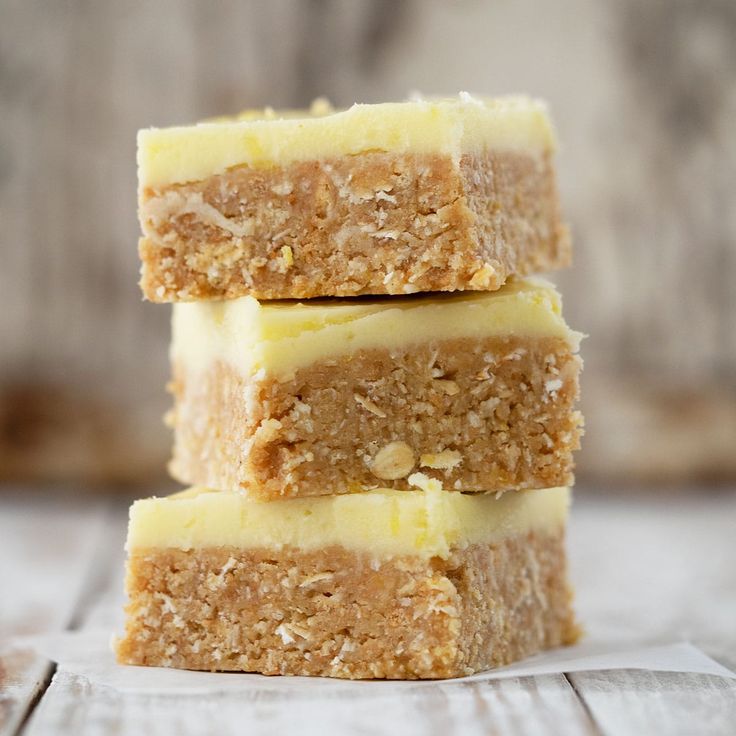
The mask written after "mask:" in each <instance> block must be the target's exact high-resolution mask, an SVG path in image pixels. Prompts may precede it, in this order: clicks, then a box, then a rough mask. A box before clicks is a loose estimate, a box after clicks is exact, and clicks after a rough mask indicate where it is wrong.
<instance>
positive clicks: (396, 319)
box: [171, 279, 581, 376]
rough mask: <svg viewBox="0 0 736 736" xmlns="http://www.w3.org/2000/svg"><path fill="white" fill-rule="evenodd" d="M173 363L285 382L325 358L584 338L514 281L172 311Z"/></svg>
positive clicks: (531, 286) (530, 286)
mask: <svg viewBox="0 0 736 736" xmlns="http://www.w3.org/2000/svg"><path fill="white" fill-rule="evenodd" d="M172 332H173V340H172V346H171V356H172V360H174V361H175V362H177V363H178V364H179V365H181V366H183V367H184V368H186V369H187V370H188V371H197V370H204V369H206V368H208V367H209V366H210V365H211V364H212V362H213V361H216V360H220V361H224V362H226V363H228V364H229V365H231V366H233V367H235V368H238V369H240V370H241V371H242V373H243V374H244V375H251V374H253V373H256V372H257V371H259V370H263V371H265V372H267V373H269V374H274V375H276V376H288V375H289V373H291V372H293V371H294V370H296V369H297V368H300V367H303V366H306V365H310V364H312V363H314V362H316V361H319V360H323V359H326V358H334V357H338V356H341V355H347V354H349V353H353V352H355V351H357V350H362V349H370V348H388V349H391V348H397V347H401V346H406V345H412V344H419V343H422V342H425V341H428V340H443V339H449V338H457V337H485V336H493V335H518V336H530V337H560V338H563V339H565V340H567V341H568V342H569V344H570V346H571V349H573V350H577V347H578V343H579V341H580V337H581V335H580V334H579V333H577V332H574V331H572V330H571V329H570V328H569V327H568V326H567V325H566V324H565V321H564V320H563V318H562V307H561V301H560V295H559V294H558V293H557V291H556V290H555V288H554V286H553V285H552V284H551V283H549V282H548V281H544V280H542V279H517V280H512V281H510V282H509V283H507V284H506V285H505V286H503V287H502V288H501V289H499V290H498V291H494V292H455V293H447V294H444V293H443V294H432V295H429V296H408V297H396V296H392V297H372V298H357V299H331V300H329V299H320V300H310V301H309V302H306V303H301V302H258V301H257V300H256V299H254V298H253V297H243V298H241V299H235V300H232V301H225V302H190V303H177V304H174V311H173V329H172Z"/></svg>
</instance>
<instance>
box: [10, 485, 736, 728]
mask: <svg viewBox="0 0 736 736" xmlns="http://www.w3.org/2000/svg"><path fill="white" fill-rule="evenodd" d="M125 519H126V502H124V501H122V500H120V499H115V498H100V497H95V496H91V495H87V496H84V497H79V496H68V495H67V496H65V495H63V494H59V493H57V494H47V495H39V494H37V493H27V492H26V493H22V492H20V491H18V492H12V491H10V490H7V489H6V490H5V492H0V644H1V643H2V640H7V639H10V638H13V637H16V636H19V635H25V634H38V633H46V632H55V631H62V630H67V629H70V630H76V629H85V628H90V627H94V628H100V627H105V626H109V627H110V629H111V630H112V628H113V627H114V625H115V623H114V622H116V621H117V620H118V619H119V614H118V611H117V609H118V606H119V600H120V590H121V586H122V571H123V567H122V566H123V552H122V546H123V540H124V534H125ZM570 532H571V539H570V556H571V562H572V572H573V578H574V581H575V584H576V587H577V590H578V606H577V607H578V611H579V613H580V616H581V618H582V619H583V621H584V622H585V623H586V624H587V625H588V627H589V628H590V629H591V630H592V631H595V632H596V634H598V635H600V634H602V635H604V636H606V637H615V636H619V637H622V638H624V639H625V638H629V639H641V640H646V641H649V642H651V643H657V642H669V641H672V640H676V639H683V638H687V639H688V640H690V641H692V642H693V643H694V644H696V645H697V646H699V647H700V648H702V649H703V650H704V651H706V652H707V653H708V654H710V655H711V656H712V657H714V658H715V659H716V660H718V661H719V662H721V663H722V664H724V665H726V666H727V667H730V668H731V669H734V668H736V493H734V492H729V491H718V492H716V491H710V490H707V489H705V490H701V491H700V492H696V491H692V492H690V493H688V494H664V493H661V494H659V495H657V496H656V497H653V496H645V495H643V494H636V493H633V492H630V493H628V494H627V495H615V494H607V495H606V494H602V493H600V492H599V493H597V494H595V495H593V494H585V493H584V492H583V491H582V490H580V491H578V493H577V497H576V505H575V509H574V514H573V522H572V526H571V530H570ZM237 676H238V675H235V677H237ZM367 692H370V694H369V695H367V696H366V697H365V698H360V700H359V702H356V701H355V699H353V698H350V699H348V698H345V697H340V696H339V695H336V696H335V698H334V701H331V702H330V707H331V713H330V719H331V720H332V721H333V722H336V723H338V724H340V729H339V731H340V733H345V734H352V733H355V734H371V733H401V734H402V736H409V735H410V734H440V735H442V736H453V735H454V734H463V736H466V735H469V734H496V733H498V734H542V735H546V734H565V736H568V735H571V734H572V735H574V734H611V735H618V734H627V735H628V734H683V735H686V734H687V735H689V734H697V735H698V736H700V735H707V734H718V735H720V734H724V735H726V734H729V735H730V734H736V681H732V680H726V679H722V678H717V677H711V676H705V675H683V674H673V673H643V672H636V671H629V670H622V671H613V672H592V673H578V674H568V675H547V676H544V677H527V678H517V679H510V680H501V681H496V682H481V683H466V684H434V685H424V686H422V687H416V688H412V687H407V688H405V691H404V693H405V694H404V696H403V697H402V699H401V701H400V705H399V706H397V704H396V701H395V700H393V699H388V698H386V697H385V696H384V695H382V694H381V692H382V691H381V690H375V689H373V690H371V691H367ZM383 692H385V691H383ZM0 693H1V694H0V736H10V735H11V734H13V735H14V734H17V733H22V734H29V735H33V736H38V735H39V734H44V735H45V734H107V733H116V734H136V735H137V734H162V735H166V736H168V735H169V734H177V736H178V735H180V734H181V735H185V734H194V733H214V734H218V736H221V735H222V736H224V735H225V734H231V733H232V734H235V733H248V734H281V733H284V734H286V733H288V734H292V733H296V734H299V736H302V735H303V734H312V733H314V734H320V733H323V728H322V727H323V723H324V718H323V717H320V715H319V714H316V713H312V716H311V717H309V716H305V715H304V714H309V713H310V711H309V709H308V708H304V707H301V706H304V705H305V703H300V697H302V698H303V699H306V698H308V697H309V696H308V695H304V696H300V695H299V693H298V692H296V693H295V692H294V690H293V689H288V690H287V689H285V690H284V693H283V694H281V693H280V692H279V690H278V689H276V690H274V691H271V693H270V695H269V696H268V697H264V696H260V697H257V698H250V697H247V696H241V695H238V694H234V693H223V694H218V695H217V696H213V697H209V698H201V697H182V696H176V695H168V696H167V695H146V694H136V695H134V694H123V693H121V692H118V691H116V690H113V689H111V688H109V687H104V686H100V685H95V684H92V683H89V682H86V681H84V680H80V679H79V678H74V677H72V676H70V675H69V674H67V673H65V672H56V670H55V667H54V666H53V665H52V664H51V663H49V662H48V661H46V660H45V659H43V658H42V657H41V656H39V655H38V654H35V653H34V652H33V651H32V650H21V651H16V652H14V653H12V654H4V655H3V654H0ZM296 711H298V712H299V713H301V714H302V715H301V716H300V717H299V718H298V720H297V719H295V716H294V713H295V712H296Z"/></svg>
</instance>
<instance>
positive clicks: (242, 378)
mask: <svg viewBox="0 0 736 736" xmlns="http://www.w3.org/2000/svg"><path fill="white" fill-rule="evenodd" d="M579 340H580V334H579V333H576V332H574V331H572V330H571V329H570V328H569V327H568V326H567V325H566V324H565V322H564V320H563V318H562V315H561V306H560V299H559V295H558V294H557V292H556V291H555V290H554V287H552V285H551V284H549V283H548V282H545V281H542V280H540V279H525V280H515V281H512V282H510V283H509V284H507V285H506V286H504V287H503V288H501V289H500V290H498V291H495V292H464V293H457V294H437V295H428V296H423V295H421V296H420V295H415V296H411V297H383V298H375V297H374V298H359V299H338V300H315V301H309V302H306V303H297V302H260V303H259V302H258V301H256V300H255V299H253V298H252V297H243V298H241V299H237V300H232V301H228V302H199V303H191V304H175V305H174V317H173V342H172V350H171V357H172V365H173V376H174V378H173V381H172V384H171V389H172V391H173V394H174V398H175V403H174V409H173V411H172V412H171V413H170V415H169V422H170V423H171V425H172V426H173V429H174V453H173V459H172V462H171V464H170V470H171V473H172V475H173V476H174V477H175V478H176V479H177V480H180V481H181V482H183V483H186V484H188V485H203V486H207V487H210V488H217V489H220V490H247V491H248V492H249V493H250V494H251V495H253V496H256V497H260V498H262V499H278V498H282V497H290V496H312V495H319V494H323V493H337V492H345V493H348V492H358V491H364V490H367V489H371V488H375V487H377V486H379V485H380V486H384V487H390V488H400V489H406V488H408V487H409V486H408V477H409V476H410V475H411V473H412V472H416V471H421V472H423V473H426V474H427V475H430V476H432V477H436V478H438V479H440V480H441V481H442V483H443V485H444V487H445V488H448V489H450V490H455V491H470V492H472V491H477V490H483V491H493V492H500V491H507V490H512V489H526V488H547V487H552V486H560V485H569V484H570V483H571V481H572V467H573V461H572V452H573V450H575V449H577V447H578V444H579V437H580V433H581V421H582V420H581V417H580V414H579V412H577V411H576V409H575V401H576V399H577V395H578V373H579V370H580V366H581V362H580V359H579V357H578V355H577V349H578V343H579Z"/></svg>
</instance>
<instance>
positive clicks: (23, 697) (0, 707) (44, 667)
mask: <svg viewBox="0 0 736 736" xmlns="http://www.w3.org/2000/svg"><path fill="white" fill-rule="evenodd" d="M106 520H107V517H106V511H105V503H104V502H101V501H99V500H94V499H87V500H84V499H81V500H80V499H77V500H70V499H68V498H64V497H63V496H62V497H58V496H57V497H55V498H54V497H38V496H36V497H28V496H23V495H17V496H13V497H9V496H7V495H4V496H3V497H2V501H1V502H0V586H1V587H0V735H1V736H9V735H10V734H13V733H15V732H16V730H17V728H18V726H19V725H20V724H21V723H22V721H23V719H24V718H25V717H26V714H27V712H28V709H29V708H30V707H31V706H32V704H33V702H34V700H35V698H36V697H37V696H38V695H39V693H41V692H42V691H43V690H44V689H45V687H46V685H47V684H48V679H49V677H50V675H51V671H52V667H51V663H50V662H48V661H47V660H46V659H45V658H44V657H41V656H39V655H38V654H36V653H35V652H34V651H33V650H32V649H30V648H26V649H18V650H12V651H5V650H4V648H3V645H4V644H5V643H7V641H8V640H9V639H11V638H13V637H16V636H27V635H33V634H43V633H49V632H54V631H60V630H63V629H65V628H67V627H68V626H70V625H72V624H73V623H74V621H73V619H74V616H75V613H76V611H77V606H78V604H79V603H80V601H81V600H83V596H84V593H85V587H84V586H85V582H86V581H87V580H88V579H89V576H90V573H91V572H92V570H93V569H94V565H95V560H96V553H97V551H98V550H99V549H100V548H101V547H103V546H104V526H105V522H106Z"/></svg>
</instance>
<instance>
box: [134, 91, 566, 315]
mask: <svg viewBox="0 0 736 736" xmlns="http://www.w3.org/2000/svg"><path fill="white" fill-rule="evenodd" d="M554 147H555V142H554V133H553V130H552V126H551V123H550V121H549V118H548V116H547V111H546V108H545V106H544V104H543V103H541V102H538V101H535V100H531V99H528V98H525V97H511V98H501V99H476V98H473V97H471V96H469V95H460V97H458V98H454V99H443V100H419V101H413V102H403V103H386V104H379V105H354V106H353V107H351V108H350V109H348V110H344V111H334V110H332V109H331V108H330V107H329V106H328V105H326V103H321V104H317V105H315V106H314V107H313V110H312V111H311V112H304V113H291V114H289V113H277V112H273V111H271V110H267V111H264V112H263V113H261V114H256V113H246V114H244V115H242V116H240V117H239V118H231V119H219V120H214V121H209V122H205V123H200V124H198V125H193V126H189V127H178V128H164V129H148V130H142V131H141V132H140V133H139V135H138V176H139V219H140V223H141V228H142V232H143V236H142V238H141V240H140V244H139V251H140V256H141V260H142V264H143V267H142V280H141V286H142V289H143V292H144V294H145V296H146V297H147V298H148V299H150V300H152V301H155V302H171V301H194V300H202V299H232V298H235V297H240V296H244V295H250V296H254V297H256V298H258V299H287V298H300V299H301V298H308V297H315V296H352V295H359V294H408V293H414V292H418V291H454V290H493V289H497V288H498V287H499V286H501V285H502V284H503V283H504V282H505V280H506V278H507V277H508V276H509V275H511V274H517V275H525V274H530V273H536V272H541V271H549V270H551V269H556V268H560V267H562V266H566V265H568V263H569V260H570V243H569V236H568V231H567V228H566V227H565V226H564V225H563V224H562V222H561V220H560V211H559V203H558V195H557V187H556V182H555V170H554V164H553V155H554Z"/></svg>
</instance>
